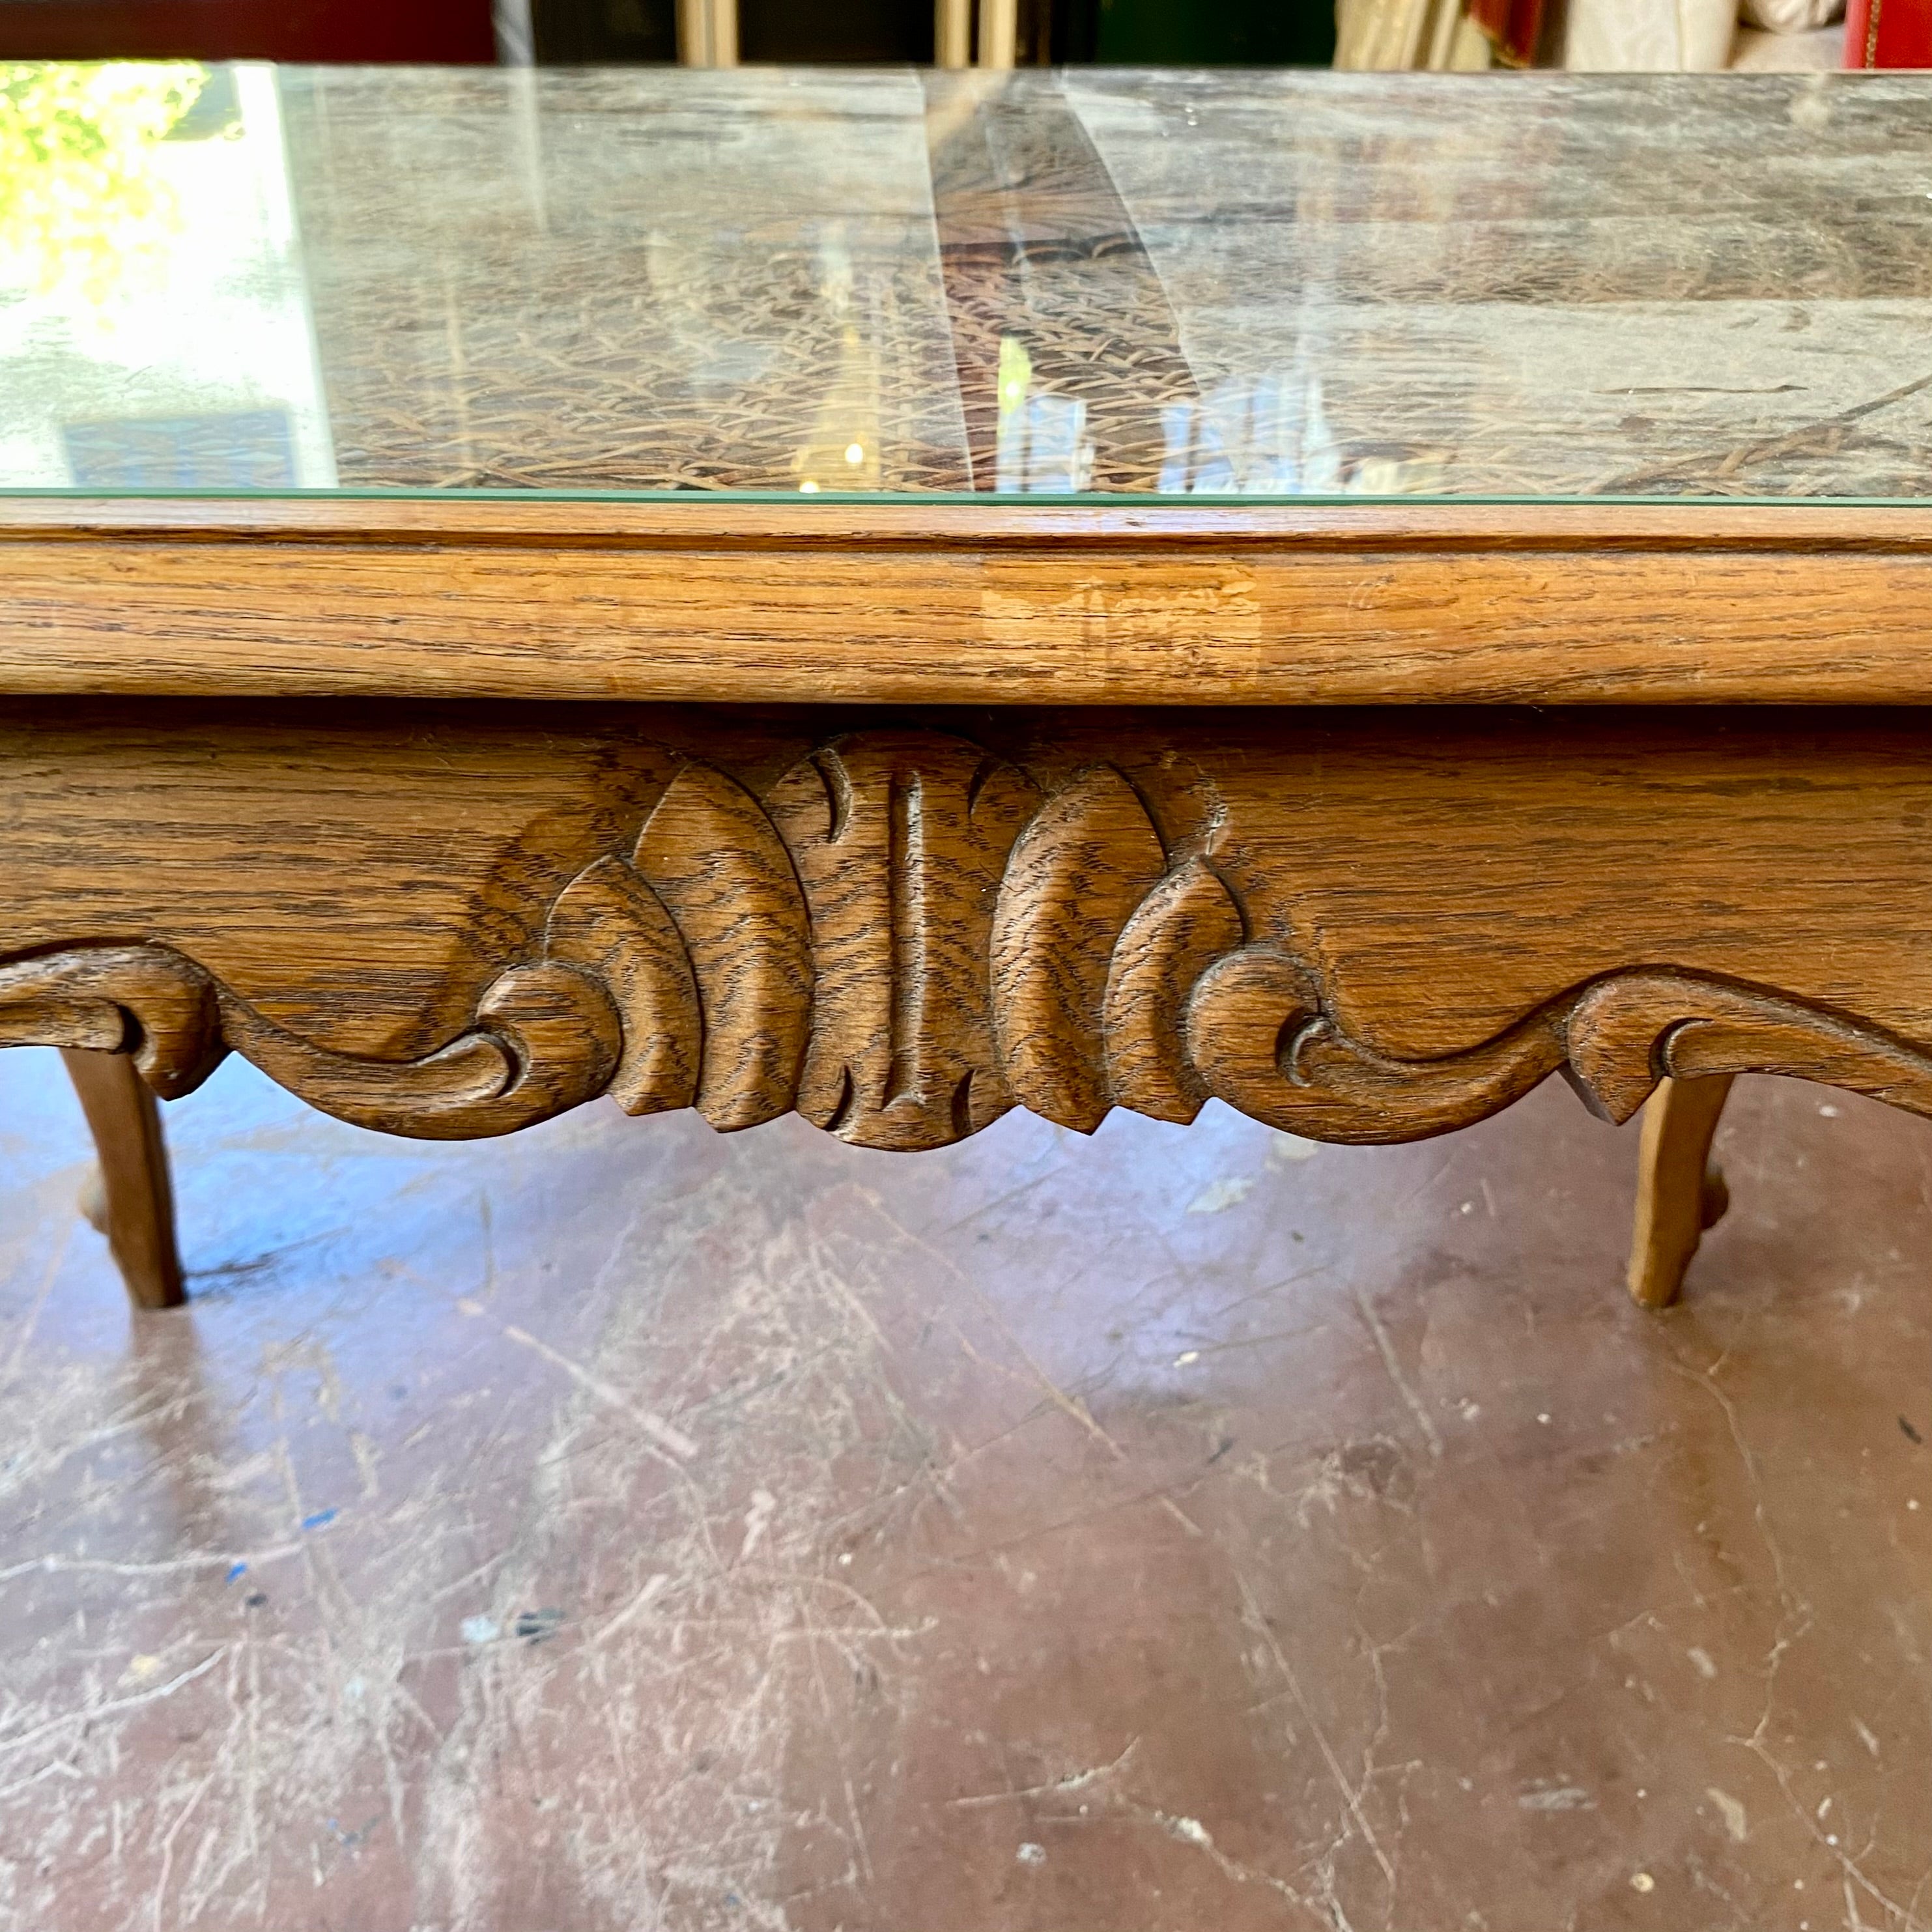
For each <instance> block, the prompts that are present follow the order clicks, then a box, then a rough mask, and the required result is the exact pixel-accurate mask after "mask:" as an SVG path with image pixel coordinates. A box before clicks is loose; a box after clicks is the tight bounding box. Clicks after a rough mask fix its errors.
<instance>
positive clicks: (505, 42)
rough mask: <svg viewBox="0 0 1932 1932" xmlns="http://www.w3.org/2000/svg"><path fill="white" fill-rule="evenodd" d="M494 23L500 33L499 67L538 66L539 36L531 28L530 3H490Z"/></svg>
mask: <svg viewBox="0 0 1932 1932" xmlns="http://www.w3.org/2000/svg"><path fill="white" fill-rule="evenodd" d="M490 26H492V27H493V28H495V29H496V65H498V66H499V67H535V65H536V62H537V40H536V35H535V32H534V31H532V28H531V26H530V0H490Z"/></svg>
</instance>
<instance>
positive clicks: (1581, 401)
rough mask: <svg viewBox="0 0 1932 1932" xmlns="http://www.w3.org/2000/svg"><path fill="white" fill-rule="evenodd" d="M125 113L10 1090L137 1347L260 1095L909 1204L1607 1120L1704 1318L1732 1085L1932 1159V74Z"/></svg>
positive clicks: (152, 105)
mask: <svg viewBox="0 0 1932 1932" xmlns="http://www.w3.org/2000/svg"><path fill="white" fill-rule="evenodd" d="M110 80H111V81H112V85H111V86H109V85H108V84H107V82H104V80H102V79H101V77H99V76H95V77H92V79H91V80H90V79H89V77H87V76H86V75H85V74H80V75H77V74H64V73H62V72H61V71H49V73H46V74H42V75H40V77H38V79H37V81H36V83H35V84H36V85H37V86H41V87H42V89H43V93H44V94H45V96H46V99H47V100H50V101H54V102H55V106H56V107H58V106H59V105H60V104H61V102H62V101H64V100H67V97H66V96H64V95H62V93H61V90H62V89H68V91H69V93H70V94H71V95H73V96H74V99H77V100H78V101H80V107H79V108H77V109H74V111H76V112H80V113H83V115H84V114H86V113H93V114H95V115H96V116H97V118H98V119H99V121H100V123H101V126H102V127H104V128H105V129H106V130H107V136H106V148H105V151H106V152H107V160H105V161H96V162H93V163H89V165H90V166H93V167H94V168H95V172H94V173H93V174H92V175H89V176H87V177H86V181H87V184H88V196H91V197H92V198H91V199H88V198H87V197H83V198H82V202H81V205H82V207H83V214H82V215H81V216H80V217H75V216H74V214H73V208H74V205H75V202H74V197H73V196H71V195H69V196H68V199H66V200H65V202H63V201H62V199H61V194H62V193H63V192H65V189H64V188H63V187H62V183H63V182H68V184H71V180H72V179H74V178H80V176H79V175H77V173H76V172H75V170H76V169H77V168H78V167H79V166H80V163H77V162H73V161H72V160H71V158H70V159H63V158H62V155H61V154H59V153H58V152H57V151H55V152H52V154H51V158H49V159H47V160H45V162H44V163H43V167H44V169H45V170H46V178H44V179H42V178H40V177H37V176H30V177H29V178H28V193H26V196H25V198H24V199H23V201H22V202H20V207H22V208H24V209H25V212H24V214H22V213H20V212H19V211H18V210H17V212H16V215H15V217H13V221H14V226H13V229H12V230H10V231H7V240H8V242H9V245H10V253H8V254H7V255H6V256H5V258H4V260H5V267H4V269H0V490H4V492H5V495H4V498H0V691H4V694H5V701H4V706H0V772H4V796H5V831H4V833H0V904H4V905H5V909H6V912H7V920H8V926H7V938H6V941H5V959H4V963H0V1043H6V1044H26V1043H37V1044H43V1045H44V1044H51V1045H55V1046H61V1047H63V1048H65V1049H68V1059H69V1064H70V1065H71V1067H72V1069H73V1070H74V1074H75V1076H76V1079H77V1082H78V1083H79V1085H80V1091H81V1095H82V1098H83V1101H84V1103H86V1108H87V1111H88V1114H89V1119H90V1121H92V1124H93V1127H94V1129H95V1133H96V1136H97V1139H98V1143H99V1145H100V1148H101V1155H102V1162H103V1171H104V1182H105V1205H104V1209H103V1217H104V1221H105V1223H106V1225H107V1227H108V1229H109V1231H110V1235H111V1236H112V1238H113V1242H114V1245H115V1252H116V1254H117V1256H118V1259H120V1261H121V1265H122V1267H123V1269H124V1272H125V1273H126V1274H127V1277H128V1280H129V1284H130V1289H132V1291H133V1294H134V1295H135V1298H136V1300H137V1301H139V1302H141V1303H142V1304H148V1305H166V1304H169V1303H170V1302H172V1301H177V1300H178V1299H179V1298H180V1295H181V1277H180V1268H179V1264H178V1261H177V1260H176V1259H175V1251H174V1243H173V1236H172V1226H171V1210H170V1208H169V1196H168V1187H167V1181H166V1160H165V1155H164V1154H163V1148H162V1143H161V1139H160V1130H159V1127H158V1125H157V1118H156V1115H155V1110H154V1104H153V1098H152V1097H153V1096H154V1095H155V1094H159V1095H160V1096H161V1097H163V1098H173V1097H178V1096H180V1095H182V1094H187V1093H188V1092H190V1091H193V1088H195V1087H196V1085H198V1084H199V1082H201V1081H202V1080H203V1079H205V1077H206V1076H207V1075H208V1073H209V1071H210V1070H211V1069H212V1068H213V1067H214V1066H215V1065H216V1064H217V1062H218V1061H220V1059H221V1058H222V1057H223V1055H224V1054H226V1053H227V1052H239V1053H241V1054H242V1055H245V1056H246V1057H247V1058H248V1059H249V1060H251V1061H253V1062H254V1064H256V1065H257V1067H260V1068H261V1069H263V1070H264V1071H265V1072H266V1073H268V1074H269V1076H270V1077H271V1078H272V1079H275V1080H276V1081H278V1082H280V1083H281V1085H284V1087H286V1088H288V1089H290V1091H293V1093H295V1094H298V1095H299V1096H301V1097H302V1098H303V1099H305V1100H308V1101H309V1102H311V1103H313V1104H314V1106H317V1107H320V1108H321V1109H323V1110H325V1111H326V1112H329V1113H331V1114H333V1115H336V1116H337V1117H338V1118H341V1119H344V1120H346V1121H353V1122H355V1123H357V1124H361V1125H363V1126H365V1127H372V1128H375V1129H378V1130H383V1131H385V1132H388V1133H398V1134H407V1135H415V1136H424V1137H428V1138H432V1139H439V1138H440V1139H460V1138H469V1137H478V1136H491V1135H497V1134H502V1133H509V1132H511V1131H513V1130H516V1129H518V1128H520V1127H526V1126H528V1125H529V1124H532V1123H533V1122H535V1121H541V1120H543V1119H545V1118H547V1117H549V1116H550V1115H555V1114H556V1113H558V1112H561V1111H562V1110H564V1109H568V1108H571V1107H574V1106H580V1105H582V1104H583V1103H586V1102H588V1101H590V1100H593V1099H595V1098H597V1097H599V1096H601V1095H609V1096H610V1097H612V1098H613V1099H614V1100H616V1102H617V1103H619V1105H620V1106H623V1107H624V1108H625V1109H628V1111H630V1112H632V1113H635V1114H649V1113H654V1112H663V1111H665V1110H667V1109H677V1108H683V1107H695V1108H697V1109H698V1110H699V1112H700V1113H702V1114H703V1116H704V1117H705V1118H706V1120H707V1121H709V1122H710V1123H711V1124H712V1125H713V1126H714V1127H717V1128H718V1129H719V1130H737V1129H739V1128H744V1127H754V1126H757V1124H760V1123H761V1122H763V1121H769V1120H771V1119H772V1118H775V1117H776V1116H778V1115H781V1114H783V1113H784V1112H787V1111H793V1110H795V1111H796V1112H799V1113H800V1114H802V1115H804V1116H805V1118H808V1120H810V1121H813V1122H814V1123H815V1124H817V1125H818V1126H820V1127H823V1128H824V1129H825V1130H826V1131H828V1132H829V1133H834V1134H836V1135H838V1136H840V1137H841V1138H842V1139H845V1140H847V1141H850V1142H854V1143H856V1144H857V1145H862V1146H866V1147H873V1148H892V1149H900V1150H904V1151H917V1150H919V1149H923V1148H935V1147H938V1146H941V1145H945V1144H946V1143H948V1142H952V1141H954V1140H956V1139H959V1138H961V1137H962V1136H965V1135H968V1134H971V1133H975V1132H977V1131H978V1130H980V1129H981V1128H983V1127H986V1126H988V1125H989V1124H991V1123H992V1121H995V1120H996V1119H997V1118H998V1117H999V1116H1000V1115H1001V1114H1002V1113H1004V1112H1006V1111H1007V1109H1010V1108H1012V1107H1013V1106H1025V1107H1028V1108H1031V1109H1033V1110H1034V1112H1037V1113H1039V1114H1041V1115H1044V1116H1046V1118H1049V1119H1050V1120H1052V1121H1058V1122H1059V1123H1061V1124H1064V1125H1065V1126H1067V1127H1071V1128H1074V1129H1076V1130H1081V1131H1083V1132H1084V1131H1088V1130H1092V1129H1093V1128H1094V1127H1097V1125H1098V1124H1099V1123H1100V1121H1101V1120H1102V1119H1103V1118H1104V1117H1105V1115H1106V1113H1107V1112H1108V1111H1109V1109H1111V1108H1113V1107H1117V1106H1118V1107H1127V1108H1130V1109H1134V1110H1136V1111H1138V1112H1142V1113H1145V1114H1149V1115H1154V1116H1156V1117H1158V1118H1162V1119H1166V1120H1173V1121H1187V1120H1190V1119H1191V1118H1193V1116H1194V1115H1195V1114H1196V1112H1198V1111H1199V1109H1200V1108H1201V1107H1202V1106H1203V1105H1204V1104H1205V1103H1206V1102H1207V1101H1208V1100H1209V1099H1210V1098H1211V1097H1212V1098H1218V1099H1220V1100H1223V1101H1225V1102H1226V1103H1228V1104H1229V1105H1231V1106H1235V1107H1237V1108H1238V1109H1241V1110H1242V1111H1243V1112H1246V1113H1247V1114H1249V1115H1253V1116H1255V1117H1256V1118H1259V1119H1261V1120H1263V1121H1268V1122H1269V1123H1271V1124H1273V1125H1274V1126H1275V1127H1278V1128H1280V1129H1282V1130H1285V1131H1286V1132H1289V1133H1295V1134H1298V1135H1303V1136H1312V1137H1315V1138H1318V1139H1331V1140H1341V1141H1353V1142H1386V1141H1398V1140H1405V1139H1413V1138H1416V1137H1419V1136H1427V1135H1432V1134H1439V1133H1446V1132H1448V1131H1450V1130H1453V1129H1455V1128H1457V1127H1463V1126H1466V1125H1467V1124H1469V1123H1471V1122H1472V1121H1477V1120H1479V1119H1481V1118H1484V1116H1486V1115H1490V1114H1491V1113H1493V1112H1496V1110H1498V1109H1501V1108H1502V1107H1505V1106H1508V1105H1509V1104H1510V1103H1511V1102H1513V1101H1514V1100H1517V1099H1518V1098H1520V1097H1521V1096H1522V1095H1523V1094H1526V1092H1528V1091H1529V1089H1530V1088H1532V1087H1534V1086H1535V1085H1537V1084H1538V1083H1539V1082H1541V1081H1542V1080H1543V1079H1545V1078H1546V1077H1547V1076H1549V1075H1550V1074H1551V1073H1557V1072H1560V1073H1563V1074H1564V1075H1565V1076H1567V1077H1568V1079H1569V1080H1570V1082H1571V1084H1572V1085H1574V1087H1575V1088H1576V1090H1577V1093H1578V1094H1579V1095H1580V1097H1581V1098H1582V1100H1583V1103H1585V1104H1586V1106H1589V1107H1590V1108H1592V1109H1594V1110H1595V1111H1596V1112H1598V1113H1600V1114H1601V1115H1604V1116H1605V1117H1606V1118H1608V1119H1610V1120H1612V1121H1622V1120H1625V1119H1627V1118H1629V1117H1630V1116H1631V1115H1634V1113H1635V1112H1637V1109H1639V1108H1640V1107H1642V1106H1645V1104H1646V1101H1648V1102H1649V1112H1648V1113H1647V1114H1646V1126H1645V1131H1644V1135H1643V1152H1642V1160H1643V1192H1642V1199H1641V1201H1640V1208H1639V1216H1638V1229H1637V1241H1636V1245H1635V1252H1634V1256H1633V1259H1632V1263H1631V1285H1632V1288H1633V1290H1634V1292H1636V1293H1637V1295H1638V1298H1639V1299H1640V1300H1642V1301H1646V1302H1649V1303H1651V1304H1663V1303H1665V1302H1667V1301H1669V1300H1670V1298H1672V1296H1673V1295H1674V1294H1675V1293H1676V1290H1677V1287H1678V1285H1679V1281H1680V1280H1681V1279H1682V1274H1683V1271H1684V1268H1685V1265H1686V1264H1687V1263H1688V1261H1689V1259H1690V1257H1691V1253H1692V1252H1693V1251H1694V1249H1695V1247H1696V1245H1697V1238H1698V1235H1699V1232H1700V1229H1701V1228H1702V1227H1703V1226H1704V1225H1706V1223H1708V1221H1709V1220H1710V1219H1711V1218H1712V1217H1713V1216H1714V1215H1715V1214H1716V1213H1718V1212H1721V1210H1722V1187H1721V1182H1719V1181H1718V1180H1717V1179H1716V1178H1715V1176H1714V1175H1707V1172H1706V1158H1707V1154H1708V1150H1709V1143H1710V1139H1711V1136H1712V1132H1713V1130H1714V1129H1715V1126H1716V1124H1717V1120H1718V1111H1719V1109H1720V1108H1721V1105H1722V1103H1723V1099H1724V1091H1725V1089H1726V1088H1727V1085H1728V1084H1729V1082H1730V1079H1732V1077H1733V1076H1735V1075H1736V1074H1738V1073H1749V1072H1769V1073H1784V1074H1790V1075H1796V1076H1802V1077H1803V1078H1806V1079H1813V1080H1818V1081H1823V1082H1829V1083H1832V1084H1835V1085H1840V1086H1843V1087H1846V1088H1852V1089H1854V1090H1855V1091H1860V1092H1862V1093H1867V1094H1876V1095H1877V1096H1879V1097H1882V1098H1883V1099H1885V1100H1889V1101H1891V1102H1892V1103H1895V1104H1897V1105H1899V1106H1904V1107H1907V1108H1909V1109H1914V1110H1915V1111H1918V1112H1932V1052H1928V1049H1932V950H1928V947H1927V943H1926V935H1927V932H1928V930H1932V859H1928V856H1927V854H1928V844H1927V823H1928V819H1932V737H1928V733H1927V727H1926V725H1925V724H1924V717H1925V713H1924V711H1923V710H1922V709H1920V708H1919V707H1921V706H1923V705H1924V704H1925V703H1926V702H1927V700H1929V699H1932V650H1928V640H1932V511H1928V510H1927V508H1926V507H1925V505H1924V503H1923V502H1921V501H1920V500H1919V499H1922V498H1925V497H1927V496H1928V495H1932V347H1928V346H1927V341H1928V338H1927V328H1926V325H1927V323H1928V321H1932V266H1928V265H1932V172H1927V169H1926V167H1925V165H1924V156H1925V154H1927V153H1928V152H1932V81H1928V80H1919V79H1916V78H1914V77H1908V76H1870V77H1867V76H1843V77H1835V76H1814V77H1804V78H1797V77H1757V78H1751V79H1745V78H1742V77H1715V78H1710V79H1703V78H1688V77H1643V78H1636V77H1621V78H1588V77H1577V76H1564V75H1521V76H1512V77H1346V76H1331V75H1327V74H1268V73H1249V74H1234V73H1223V74H1213V75H1207V74H1127V73H1109V72H1101V71H1089V72H1085V73H1079V74H1065V75H1054V74H1047V73H1043V72H1040V73H1034V72H1022V73H1019V74H1004V75H1002V74H945V75H927V76H923V77H921V76H919V75H915V74H911V73H910V72H899V73H879V74H853V73H844V74H838V73H832V72H827V71H814V72H808V73H807V72H793V71H783V70H769V71H757V70H741V71H734V72H729V73H716V74H704V73H698V72H692V71H682V72H675V73H673V72H665V71H646V70H636V71H625V72H618V71H610V72H601V73H583V74H529V73H522V74H499V73H488V72H474V71H472V72H464V73H457V72H449V73H444V72H436V71H416V72H408V71H387V72H385V71H359V72H329V71H281V72H277V71H272V70H269V69H266V68H238V69H231V70H217V71H213V72H204V71H201V70H189V69H127V70H118V71H114V73H113V75H112V76H110ZM90 88H91V89H92V90H93V91H92V92H89V89H90ZM116 90H118V92H117V91H116ZM14 95H15V96H17V97H19V99H17V100H14V104H13V108H12V110H10V111H13V112H15V113H17V115H25V116H26V117H28V118H30V119H31V116H32V115H34V113H43V112H44V113H49V114H51V113H53V112H54V110H53V109H52V108H44V107H36V106H35V105H34V100H35V98H36V97H34V96H33V95H32V93H31V89H26V90H23V89H22V88H20V86H16V87H15V89H14ZM0 98H7V99H12V98H13V97H10V96H0ZM20 100H25V101H26V103H27V104H26V106H25V107H22V106H20V104H19V102H20ZM104 100H105V101H107V105H106V106H103V105H102V104H101V103H102V101H104ZM67 105H68V107H73V101H71V100H69V101H67ZM63 168H65V169H68V174H67V175H61V173H60V170H61V169H63ZM35 196H39V199H38V200H36V199H35ZM61 208H65V209H66V211H67V212H66V213H65V214H64V215H62V216H61V217H59V218H58V219H57V218H55V212H54V211H58V209H61ZM89 210H91V212H87V211H89Z"/></svg>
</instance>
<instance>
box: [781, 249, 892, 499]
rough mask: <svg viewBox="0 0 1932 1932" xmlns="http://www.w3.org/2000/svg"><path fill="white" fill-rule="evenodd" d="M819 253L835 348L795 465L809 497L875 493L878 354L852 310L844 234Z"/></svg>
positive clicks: (822, 291)
mask: <svg viewBox="0 0 1932 1932" xmlns="http://www.w3.org/2000/svg"><path fill="white" fill-rule="evenodd" d="M818 254H819V262H820V278H819V293H820V301H821V302H823V305H824V307H825V309H826V312H827V313H828V314H829V315H830V316H831V317H832V318H834V319H835V321H836V323H837V325H838V355H837V359H836V360H835V362H833V363H832V366H831V367H830V368H829V369H828V370H827V371H826V372H825V388H824V390H823V394H822V395H821V397H820V401H819V404H818V407H817V410H816V412H815V413H814V416H813V417H812V421H811V431H810V434H809V435H808V438H807V440H806V442H805V446H804V447H803V448H802V449H800V450H799V453H798V455H797V458H796V460H795V461H794V463H793V469H795V470H796V473H797V476H798V487H799V489H800V490H802V491H803V492H804V493H805V494H806V495H807V496H810V495H812V494H814V493H816V492H817V491H818V490H876V489H877V487H879V475H880V463H879V450H880V443H881V442H882V440H883V437H882V434H881V431H880V420H879V417H880V403H879V387H880V380H879V356H878V350H877V345H876V344H875V343H874V342H873V341H871V340H870V339H869V338H868V336H867V335H866V334H865V332H864V331H863V330H862V329H860V328H859V324H858V321H857V318H856V315H855V314H854V312H853V279H854V278H853V268H852V257H851V254H850V251H848V250H847V248H846V246H845V241H844V236H843V235H842V234H841V233H838V232H836V231H835V232H834V233H832V234H829V235H828V236H826V237H825V238H824V239H823V240H822V241H821V242H820V245H819V251H818Z"/></svg>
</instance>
